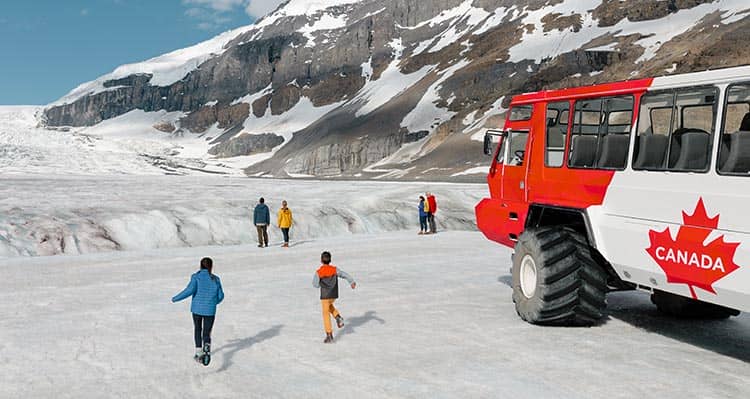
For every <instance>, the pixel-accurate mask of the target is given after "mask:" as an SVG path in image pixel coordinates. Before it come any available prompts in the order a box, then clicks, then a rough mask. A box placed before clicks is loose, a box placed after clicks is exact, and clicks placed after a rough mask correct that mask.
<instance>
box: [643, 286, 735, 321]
mask: <svg viewBox="0 0 750 399" xmlns="http://www.w3.org/2000/svg"><path fill="white" fill-rule="evenodd" d="M651 302H652V303H653V304H654V305H656V309H657V310H659V312H661V313H664V314H666V315H669V316H674V317H679V318H685V319H726V318H729V317H731V316H737V315H739V314H740V311H739V310H736V309H732V308H727V307H724V306H720V305H715V304H713V303H708V302H703V301H699V300H696V299H693V298H687V297H684V296H680V295H675V294H672V293H669V292H664V291H659V290H655V291H654V293H653V294H651Z"/></svg>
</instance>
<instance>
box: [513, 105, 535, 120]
mask: <svg viewBox="0 0 750 399" xmlns="http://www.w3.org/2000/svg"><path fill="white" fill-rule="evenodd" d="M532 109H533V106H531V105H516V106H514V107H513V108H511V109H510V117H509V120H510V121H511V122H517V121H527V120H529V119H531V111H532Z"/></svg>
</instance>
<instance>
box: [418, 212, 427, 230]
mask: <svg viewBox="0 0 750 399" xmlns="http://www.w3.org/2000/svg"><path fill="white" fill-rule="evenodd" d="M427 230H428V227H427V216H426V215H425V216H420V217H419V231H427Z"/></svg>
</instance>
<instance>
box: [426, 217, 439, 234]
mask: <svg viewBox="0 0 750 399" xmlns="http://www.w3.org/2000/svg"><path fill="white" fill-rule="evenodd" d="M427 223H429V224H430V233H434V232H435V231H436V230H437V229H436V228H435V214H434V213H432V212H430V213H428V214H427Z"/></svg>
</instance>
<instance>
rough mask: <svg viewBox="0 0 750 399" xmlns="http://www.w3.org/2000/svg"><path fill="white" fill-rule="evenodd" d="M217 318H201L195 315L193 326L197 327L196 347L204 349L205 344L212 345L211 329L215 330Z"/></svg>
mask: <svg viewBox="0 0 750 399" xmlns="http://www.w3.org/2000/svg"><path fill="white" fill-rule="evenodd" d="M215 317H216V316H201V315H199V314H195V313H193V326H194V327H195V347H196V348H202V347H203V344H210V343H211V329H212V328H214V318H215Z"/></svg>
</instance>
